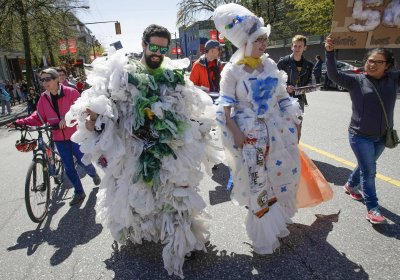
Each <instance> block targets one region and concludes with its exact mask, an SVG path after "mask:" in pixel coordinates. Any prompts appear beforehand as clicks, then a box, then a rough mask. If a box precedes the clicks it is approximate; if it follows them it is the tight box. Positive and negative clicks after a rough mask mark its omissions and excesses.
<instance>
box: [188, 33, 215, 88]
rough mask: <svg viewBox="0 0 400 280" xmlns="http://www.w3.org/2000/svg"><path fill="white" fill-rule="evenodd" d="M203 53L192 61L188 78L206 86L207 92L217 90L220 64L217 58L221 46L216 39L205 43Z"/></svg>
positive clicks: (198, 84)
mask: <svg viewBox="0 0 400 280" xmlns="http://www.w3.org/2000/svg"><path fill="white" fill-rule="evenodd" d="M205 52H206V53H205V54H203V55H202V56H200V58H199V59H198V60H196V61H195V62H194V63H193V67H192V71H191V73H190V80H191V81H192V82H193V83H194V84H195V85H196V86H201V87H204V88H207V91H208V92H209V93H213V92H219V83H220V80H221V71H222V64H221V61H220V60H219V56H220V54H221V46H220V44H219V42H218V41H216V40H209V41H207V42H206V44H205Z"/></svg>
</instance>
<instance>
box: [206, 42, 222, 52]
mask: <svg viewBox="0 0 400 280" xmlns="http://www.w3.org/2000/svg"><path fill="white" fill-rule="evenodd" d="M219 46H220V45H219V42H218V41H216V40H208V41H207V43H206V44H205V46H204V47H205V49H206V52H208V51H209V50H211V49H213V48H216V47H219Z"/></svg>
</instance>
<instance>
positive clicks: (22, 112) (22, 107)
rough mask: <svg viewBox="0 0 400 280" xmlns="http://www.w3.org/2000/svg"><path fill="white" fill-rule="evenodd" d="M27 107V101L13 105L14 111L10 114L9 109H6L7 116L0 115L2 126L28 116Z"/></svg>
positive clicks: (0, 124)
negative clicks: (8, 113)
mask: <svg viewBox="0 0 400 280" xmlns="http://www.w3.org/2000/svg"><path fill="white" fill-rule="evenodd" d="M27 107H28V105H27V104H26V102H25V103H21V104H17V105H15V106H12V107H11V110H12V112H11V114H10V115H7V110H6V115H5V116H2V115H0V126H4V125H6V124H8V123H10V122H13V121H15V120H16V119H19V118H23V117H26V116H28V111H27Z"/></svg>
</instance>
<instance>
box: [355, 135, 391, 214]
mask: <svg viewBox="0 0 400 280" xmlns="http://www.w3.org/2000/svg"><path fill="white" fill-rule="evenodd" d="M349 141H350V146H351V148H352V150H353V152H354V155H355V156H356V158H357V163H358V165H357V167H356V168H355V169H354V170H353V172H352V173H351V175H350V177H349V179H348V181H347V183H348V184H349V185H350V186H351V187H357V186H358V185H360V186H361V191H362V192H363V196H364V201H365V205H366V206H367V209H368V211H369V210H371V209H372V208H374V207H377V206H378V198H377V196H376V187H375V176H376V161H377V160H378V158H379V156H380V155H381V154H382V152H383V150H384V149H385V144H384V137H364V136H360V135H355V134H352V133H349Z"/></svg>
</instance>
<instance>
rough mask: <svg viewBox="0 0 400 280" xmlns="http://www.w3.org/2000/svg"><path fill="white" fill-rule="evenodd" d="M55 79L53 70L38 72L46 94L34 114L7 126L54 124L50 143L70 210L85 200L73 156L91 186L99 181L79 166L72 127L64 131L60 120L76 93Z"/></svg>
mask: <svg viewBox="0 0 400 280" xmlns="http://www.w3.org/2000/svg"><path fill="white" fill-rule="evenodd" d="M58 75H59V74H58V72H57V70H56V69H53V68H48V69H45V70H42V72H41V73H40V81H41V82H42V83H43V87H44V88H45V89H46V91H45V92H43V93H42V95H41V96H40V99H39V101H38V104H37V107H36V111H35V112H33V114H32V115H30V116H29V117H26V118H23V119H18V120H17V121H15V122H14V123H12V124H10V125H9V127H13V126H15V125H20V126H21V125H29V126H40V125H44V124H50V125H57V124H58V126H59V128H60V129H58V130H54V131H53V140H54V142H55V144H56V147H57V150H58V152H59V154H60V157H61V160H62V162H63V163H64V168H65V173H66V174H67V176H68V179H69V180H70V181H71V182H72V184H73V186H74V188H75V191H74V196H73V198H72V200H71V201H70V203H69V205H70V206H72V205H75V204H78V203H81V202H83V201H84V200H85V197H86V195H85V192H84V190H83V187H82V183H81V180H80V178H79V175H78V172H77V171H76V169H75V164H74V156H75V158H76V160H77V162H78V164H79V165H81V166H82V167H83V168H84V169H85V171H86V173H87V174H89V176H90V177H92V178H93V182H94V184H95V185H99V184H100V182H101V179H100V177H99V175H97V173H96V169H95V168H94V166H93V165H92V164H89V165H84V164H83V163H82V156H83V153H82V152H81V151H80V149H79V145H78V144H77V143H74V142H72V141H71V136H72V134H73V133H74V132H75V131H76V126H73V127H67V126H66V122H65V119H64V117H65V114H66V113H67V112H68V111H69V109H70V107H71V106H72V104H74V102H75V101H76V100H77V99H78V98H79V97H80V94H79V92H78V91H77V90H76V89H73V88H71V87H67V86H64V85H62V84H61V83H59V79H58Z"/></svg>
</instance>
